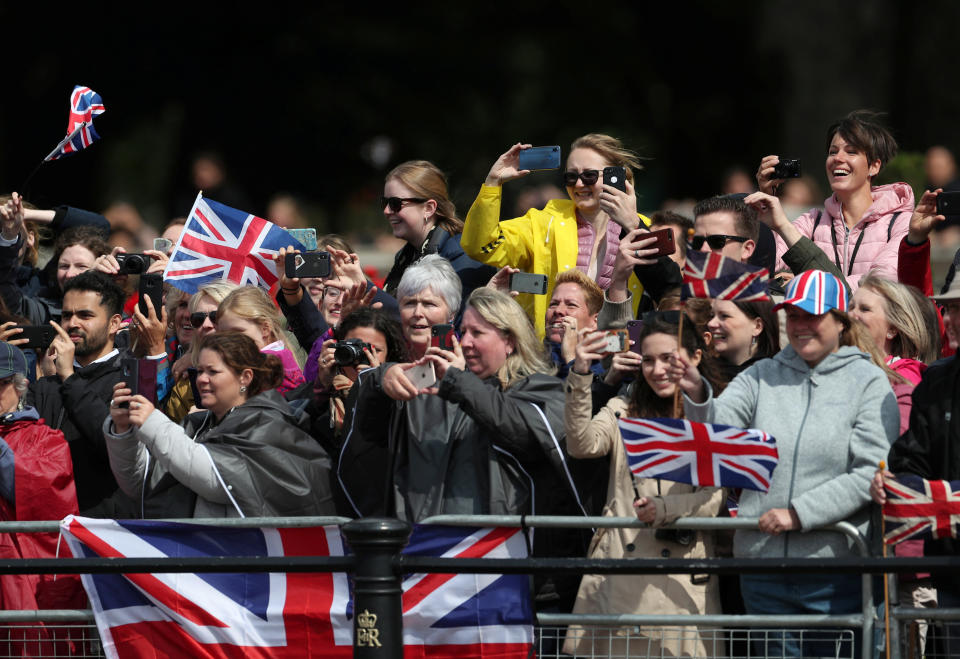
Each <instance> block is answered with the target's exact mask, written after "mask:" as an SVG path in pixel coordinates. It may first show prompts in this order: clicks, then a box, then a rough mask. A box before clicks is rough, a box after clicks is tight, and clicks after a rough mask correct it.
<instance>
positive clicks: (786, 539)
mask: <svg viewBox="0 0 960 659" xmlns="http://www.w3.org/2000/svg"><path fill="white" fill-rule="evenodd" d="M812 399H813V373H810V375H808V376H807V404H806V407H804V409H803V418H802V419H800V430H798V431H797V439H796V440H795V441H794V444H793V469H792V470H791V472H790V490H789V491H788V492H787V510H790V501H792V500H793V485H794V483H796V481H797V465H798V464H799V463H800V460H798V459H797V458H798V456H799V455H800V437H802V436H803V427H804V426H805V425H807V415H808V414H809V413H810V401H811V400H812ZM789 553H790V534H789V533H784V534H783V557H784V558H787V556H788V555H789Z"/></svg>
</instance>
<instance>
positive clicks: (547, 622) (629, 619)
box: [537, 613, 863, 627]
mask: <svg viewBox="0 0 960 659" xmlns="http://www.w3.org/2000/svg"><path fill="white" fill-rule="evenodd" d="M537 624H538V625H542V626H545V627H564V626H567V625H581V626H590V627H603V626H606V627H632V626H639V625H658V626H666V627H698V626H710V627H861V626H862V625H863V615H862V614H859V613H858V614H850V615H814V614H804V615H722V614H715V615H641V614H609V615H606V614H598V613H593V614H573V613H550V614H547V613H539V614H537Z"/></svg>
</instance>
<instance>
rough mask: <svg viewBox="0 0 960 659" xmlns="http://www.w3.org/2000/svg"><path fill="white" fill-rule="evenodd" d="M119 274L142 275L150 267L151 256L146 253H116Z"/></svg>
mask: <svg viewBox="0 0 960 659" xmlns="http://www.w3.org/2000/svg"><path fill="white" fill-rule="evenodd" d="M115 258H116V259H117V263H118V264H119V265H120V274H121V275H142V274H143V273H145V272H146V271H147V268H149V267H150V261H151V260H152V259H153V257H152V256H149V255H147V254H117V255H116V257H115Z"/></svg>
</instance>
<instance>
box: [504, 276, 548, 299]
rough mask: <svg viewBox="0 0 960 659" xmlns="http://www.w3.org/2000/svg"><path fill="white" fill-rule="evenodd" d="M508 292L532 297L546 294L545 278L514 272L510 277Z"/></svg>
mask: <svg viewBox="0 0 960 659" xmlns="http://www.w3.org/2000/svg"><path fill="white" fill-rule="evenodd" d="M510 290H511V291H517V292H518V293H532V294H533V295H546V294H547V276H546V275H534V274H531V273H529V272H514V273H513V274H512V275H510Z"/></svg>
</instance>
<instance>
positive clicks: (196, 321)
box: [190, 309, 217, 329]
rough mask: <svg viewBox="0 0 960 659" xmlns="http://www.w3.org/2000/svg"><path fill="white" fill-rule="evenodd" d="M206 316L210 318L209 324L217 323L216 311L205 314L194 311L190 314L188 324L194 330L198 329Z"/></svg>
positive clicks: (204, 312)
mask: <svg viewBox="0 0 960 659" xmlns="http://www.w3.org/2000/svg"><path fill="white" fill-rule="evenodd" d="M207 316H209V317H210V322H211V323H216V322H217V310H216V309H214V310H213V311H210V312H206V311H194V312H193V313H192V314H190V324H191V325H193V328H194V329H200V328H201V327H203V323H204V322H205V321H206V320H207Z"/></svg>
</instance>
